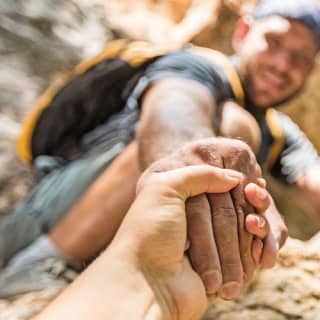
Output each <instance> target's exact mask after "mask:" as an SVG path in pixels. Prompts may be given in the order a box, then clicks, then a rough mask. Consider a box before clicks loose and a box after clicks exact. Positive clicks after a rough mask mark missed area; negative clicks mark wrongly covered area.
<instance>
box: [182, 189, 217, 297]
mask: <svg viewBox="0 0 320 320" xmlns="http://www.w3.org/2000/svg"><path fill="white" fill-rule="evenodd" d="M186 213H187V215H186V216H187V229H188V232H187V233H188V238H189V241H190V247H189V250H188V253H189V257H190V260H191V264H192V266H193V268H194V270H195V271H196V272H197V273H198V274H199V275H200V276H201V278H202V280H203V283H204V285H205V287H206V292H207V295H208V296H211V295H214V294H215V293H216V292H217V291H218V289H219V288H220V286H221V283H222V275H221V269H220V261H219V256H218V252H217V248H216V244H215V240H214V235H213V230H212V223H211V212H210V206H209V203H208V200H207V197H206V196H205V195H200V196H196V197H193V198H189V199H188V200H187V202H186Z"/></svg>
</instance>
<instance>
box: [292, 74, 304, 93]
mask: <svg viewBox="0 0 320 320" xmlns="http://www.w3.org/2000/svg"><path fill="white" fill-rule="evenodd" d="M290 76H291V86H290V87H291V90H293V91H297V90H299V89H301V88H302V87H303V85H304V83H305V80H306V78H307V75H306V74H305V73H302V72H300V71H299V70H297V71H294V70H292V71H291V75H290Z"/></svg>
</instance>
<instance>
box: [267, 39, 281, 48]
mask: <svg viewBox="0 0 320 320" xmlns="http://www.w3.org/2000/svg"><path fill="white" fill-rule="evenodd" d="M267 42H268V45H269V49H271V50H273V49H277V48H280V47H281V41H280V39H278V38H276V37H270V36H269V37H268V38H267Z"/></svg>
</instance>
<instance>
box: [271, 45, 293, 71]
mask: <svg viewBox="0 0 320 320" xmlns="http://www.w3.org/2000/svg"><path fill="white" fill-rule="evenodd" d="M290 60H291V59H290V54H289V53H288V52H286V51H285V50H279V51H278V52H277V53H275V56H274V61H273V62H274V68H275V70H277V71H278V72H280V73H286V72H288V71H289V70H290Z"/></svg>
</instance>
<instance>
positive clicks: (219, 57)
mask: <svg viewBox="0 0 320 320" xmlns="http://www.w3.org/2000/svg"><path fill="white" fill-rule="evenodd" d="M192 48H193V49H192V51H194V52H195V53H199V54H200V55H202V56H204V57H206V58H207V59H209V60H211V61H213V62H214V63H216V64H218V65H220V66H221V67H222V68H223V70H224V71H225V73H226V74H227V77H228V80H229V81H230V85H231V89H232V91H233V93H234V95H235V98H236V101H237V102H238V104H240V105H241V106H244V90H243V88H242V84H241V80H240V78H239V75H238V73H237V71H236V69H235V68H234V66H233V65H232V63H231V62H230V61H229V59H228V58H227V57H226V56H225V55H224V54H223V53H221V52H219V51H216V50H212V49H209V48H202V47H192Z"/></svg>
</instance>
